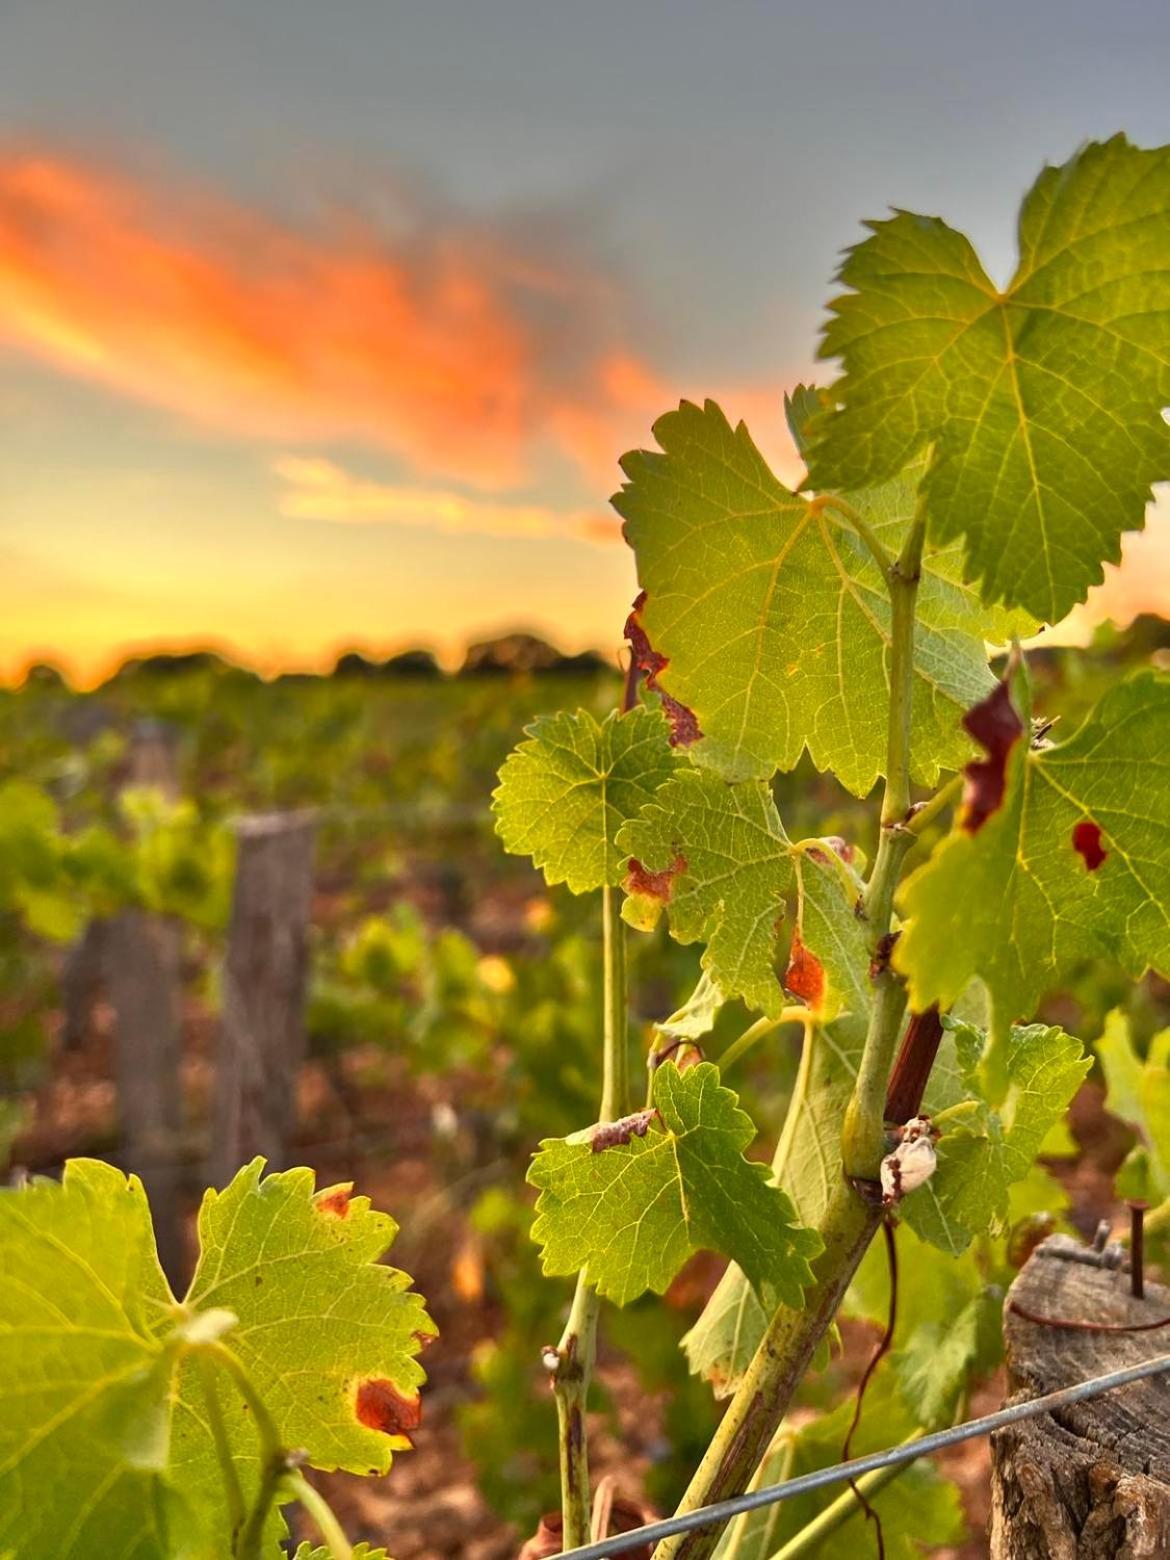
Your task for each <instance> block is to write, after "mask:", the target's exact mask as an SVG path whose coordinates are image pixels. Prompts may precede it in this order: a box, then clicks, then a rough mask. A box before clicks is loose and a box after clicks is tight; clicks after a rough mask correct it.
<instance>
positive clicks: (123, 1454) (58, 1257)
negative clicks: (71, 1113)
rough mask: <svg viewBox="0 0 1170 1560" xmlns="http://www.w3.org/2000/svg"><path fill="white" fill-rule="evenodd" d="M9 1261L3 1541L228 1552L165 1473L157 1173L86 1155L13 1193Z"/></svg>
mask: <svg viewBox="0 0 1170 1560" xmlns="http://www.w3.org/2000/svg"><path fill="white" fill-rule="evenodd" d="M0 1267H2V1270H3V1273H4V1281H3V1283H2V1284H0V1379H2V1380H3V1382H4V1399H5V1412H4V1414H3V1415H0V1553H4V1552H6V1551H9V1550H10V1551H11V1553H12V1554H13V1556H15V1557H16V1560H57V1557H61V1560H65V1557H66V1556H68V1557H70V1560H72V1557H75V1556H78V1555H111V1556H113V1555H118V1556H121V1555H126V1556H127V1557H130V1556H133V1557H134V1560H148V1557H149V1560H155V1557H158V1560H162V1557H164V1556H167V1557H169V1556H171V1555H175V1554H183V1555H190V1556H192V1557H197V1560H213V1551H212V1549H211V1548H210V1546H209V1545H207V1544H206V1543H205V1544H203V1545H202V1546H199V1545H198V1544H196V1543H194V1542H192V1543H190V1545H189V1547H187V1548H184V1547H183V1544H182V1538H183V1535H184V1532H185V1530H186V1528H187V1523H188V1517H189V1513H188V1512H187V1511H186V1510H185V1509H184V1506H183V1504H182V1503H181V1502H180V1500H179V1499H178V1497H177V1496H176V1494H175V1492H174V1491H173V1489H172V1488H171V1487H170V1486H169V1485H168V1484H167V1482H166V1480H165V1478H164V1477H163V1470H164V1469H165V1466H166V1463H167V1451H168V1449H167V1446H166V1434H165V1419H164V1420H162V1426H163V1429H162V1435H161V1437H160V1435H159V1426H160V1419H161V1418H162V1414H163V1410H164V1409H165V1407H166V1404H167V1398H168V1391H169V1385H170V1382H169V1371H168V1370H167V1369H166V1365H167V1360H166V1357H165V1354H164V1346H163V1342H162V1339H163V1336H164V1335H165V1333H166V1332H167V1331H169V1329H170V1326H171V1322H172V1318H171V1316H170V1315H169V1314H168V1307H170V1306H171V1305H172V1302H171V1297H170V1294H169V1292H168V1290H167V1285H166V1280H165V1279H164V1278H163V1275H162V1270H161V1269H160V1267H159V1265H158V1258H157V1256H156V1254H155V1249H154V1236H153V1232H152V1229H151V1223H150V1210H149V1208H148V1207H147V1202H146V1196H145V1194H144V1192H143V1190H142V1184H141V1182H140V1181H138V1180H137V1179H136V1178H132V1179H131V1180H129V1181H128V1180H127V1178H126V1177H125V1176H124V1175H122V1174H121V1173H120V1172H119V1171H117V1170H114V1169H112V1168H111V1167H110V1166H109V1165H104V1164H99V1163H97V1162H96V1161H93V1160H75V1161H73V1162H72V1163H71V1164H69V1165H68V1166H67V1167H66V1170H65V1175H64V1178H63V1180H62V1182H61V1184H60V1185H59V1186H58V1185H56V1184H54V1183H52V1182H49V1181H41V1180H37V1181H33V1182H31V1183H30V1184H29V1185H28V1186H27V1187H24V1188H22V1189H20V1190H16V1189H6V1190H4V1191H0ZM136 1546H137V1547H136Z"/></svg>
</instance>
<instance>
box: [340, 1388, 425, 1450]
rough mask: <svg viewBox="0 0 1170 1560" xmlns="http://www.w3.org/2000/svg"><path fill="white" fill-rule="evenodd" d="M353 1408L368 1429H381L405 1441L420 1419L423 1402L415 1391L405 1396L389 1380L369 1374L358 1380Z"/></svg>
mask: <svg viewBox="0 0 1170 1560" xmlns="http://www.w3.org/2000/svg"><path fill="white" fill-rule="evenodd" d="M355 1411H356V1413H357V1417H358V1420H359V1422H360V1423H361V1424H363V1425H365V1427H366V1429H367V1430H381V1431H382V1432H383V1434H384V1435H400V1436H403V1437H404V1438H405V1439H406V1440H407V1441H408V1442H409V1441H410V1435H409V1432H410V1431H411V1430H417V1429H418V1427H419V1424H420V1422H421V1420H422V1403H421V1402H420V1400H419V1395H418V1393H417V1392H416V1393H415V1394H414V1395H413V1397H407V1396H406V1395H405V1394H404V1393H402V1392H399V1390H398V1388H397V1387H396V1386H395V1385H394V1383H393V1382H392V1381H386V1380H385V1379H384V1378H382V1377H372V1378H371V1379H370V1380H369V1381H363V1382H361V1383H359V1385H358V1389H357V1402H356V1404H355Z"/></svg>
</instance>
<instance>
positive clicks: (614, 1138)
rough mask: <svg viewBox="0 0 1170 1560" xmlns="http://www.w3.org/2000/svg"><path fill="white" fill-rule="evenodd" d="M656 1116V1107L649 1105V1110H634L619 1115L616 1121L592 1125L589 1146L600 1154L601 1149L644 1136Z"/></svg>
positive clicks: (618, 1145)
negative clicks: (626, 1114)
mask: <svg viewBox="0 0 1170 1560" xmlns="http://www.w3.org/2000/svg"><path fill="white" fill-rule="evenodd" d="M657 1116H658V1111H657V1109H656V1108H655V1107H654V1106H651V1107H650V1109H649V1110H636V1111H634V1113H633V1115H631V1116H620V1117H619V1118H618V1119H617V1121H604V1122H602V1124H601V1125H600V1126H599V1127H594V1129H593V1135H592V1137H591V1138H590V1139H589V1146H590V1147H591V1148H592V1150H593V1152H594V1153H595V1154H600V1153H601V1151H602V1150H603V1149H606V1148H619V1147H621V1146H623V1145H624V1144H626V1143H628V1142H629V1141H630V1139H631V1138H636V1137H640V1138H644V1137H645V1136H646V1134H647V1132H649V1130H650V1123H651V1122H652V1121H654V1120H656V1119H657Z"/></svg>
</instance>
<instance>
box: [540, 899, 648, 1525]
mask: <svg viewBox="0 0 1170 1560" xmlns="http://www.w3.org/2000/svg"><path fill="white" fill-rule="evenodd" d="M601 896H602V898H601V924H602V1084H601V1111H600V1115H599V1117H598V1119H599V1120H600V1121H617V1120H618V1119H619V1117H621V1116H624V1115H626V1114H627V1113H628V1111H629V1109H630V1047H629V1025H628V1018H627V995H626V927H625V922H624V921H623V920H622V918H621V895H620V893H619V891H618V890H617V889H615V888H609V887H606V888H603V889H602V891H601ZM600 1309H601V1302H600V1301H599V1299H598V1298H597V1293H596V1291H595V1290H594V1289H593V1286H592V1285H591V1284H590V1282H589V1275H588V1273H587V1272H585V1271H582V1272H581V1273H579V1274H578V1275H577V1287H576V1289H575V1291H574V1293H573V1303H572V1305H571V1306H570V1307H569V1318H568V1321H567V1322H566V1323H565V1330H564V1332H563V1333H562V1334H561V1341H560V1342H559V1343H558V1344H557V1347H556V1349H555V1351H549V1355H548V1356H546V1358H550V1359H551V1363H550V1371H549V1373H550V1375H551V1377H552V1389H553V1397H554V1399H555V1400H556V1406H557V1442H558V1450H559V1461H560V1472H561V1520H562V1523H563V1532H564V1539H563V1543H564V1546H565V1548H566V1549H571V1548H573V1547H574V1545H578V1544H587V1543H588V1542H589V1514H590V1495H589V1447H588V1438H587V1433H586V1426H585V1412H586V1407H587V1404H588V1398H589V1383H590V1380H591V1378H592V1376H593V1364H594V1358H595V1356H596V1351H597V1316H598V1312H599V1310H600ZM554 1356H555V1358H554Z"/></svg>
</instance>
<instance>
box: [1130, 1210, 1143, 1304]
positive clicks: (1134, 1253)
mask: <svg viewBox="0 0 1170 1560" xmlns="http://www.w3.org/2000/svg"><path fill="white" fill-rule="evenodd" d="M1147 1206H1148V1204H1146V1203H1144V1202H1140V1201H1138V1199H1137V1198H1134V1199H1133V1200H1132V1201H1131V1202H1130V1203H1129V1204H1128V1207H1129V1292H1130V1294H1131V1295H1133V1297H1134V1299H1135V1300H1141V1299H1142V1298H1143V1297H1144V1296H1145V1292H1146V1232H1145V1218H1146V1208H1147Z"/></svg>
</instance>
